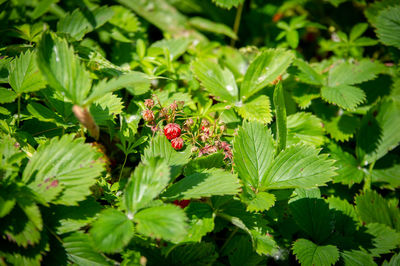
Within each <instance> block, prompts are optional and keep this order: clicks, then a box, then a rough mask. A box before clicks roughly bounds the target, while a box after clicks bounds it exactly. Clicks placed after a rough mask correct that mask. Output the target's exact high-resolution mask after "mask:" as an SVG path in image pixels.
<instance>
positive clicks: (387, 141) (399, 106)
mask: <svg viewBox="0 0 400 266" xmlns="http://www.w3.org/2000/svg"><path fill="white" fill-rule="evenodd" d="M373 115H374V116H376V117H375V119H376V121H377V123H378V125H379V127H380V129H381V130H382V133H381V136H380V140H379V142H378V143H377V148H376V149H375V150H373V151H372V152H367V153H366V156H365V158H364V159H365V160H366V161H367V162H369V163H371V162H373V161H376V160H378V159H380V158H382V157H383V156H384V155H386V154H387V153H388V152H389V151H390V150H392V149H394V148H396V147H397V146H398V145H399V144H400V134H399V131H400V102H398V101H395V100H392V99H390V98H389V99H386V100H384V101H383V102H382V103H381V104H380V107H379V109H378V110H377V113H374V114H373ZM362 129H363V128H361V130H362ZM360 134H361V136H360V137H361V138H363V137H365V136H363V135H362V134H364V133H362V132H360ZM365 141H366V139H365Z"/></svg>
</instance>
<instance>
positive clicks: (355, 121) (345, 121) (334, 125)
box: [324, 113, 360, 142]
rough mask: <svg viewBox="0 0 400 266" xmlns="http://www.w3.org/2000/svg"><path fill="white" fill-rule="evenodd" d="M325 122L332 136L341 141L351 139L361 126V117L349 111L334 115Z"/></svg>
mask: <svg viewBox="0 0 400 266" xmlns="http://www.w3.org/2000/svg"><path fill="white" fill-rule="evenodd" d="M324 122H325V129H326V131H327V132H328V133H329V135H331V138H333V139H334V140H336V141H341V142H344V141H349V140H350V139H351V138H352V137H353V136H354V134H355V133H356V131H357V129H358V128H359V127H360V119H359V118H358V117H357V116H355V115H352V114H349V113H345V114H342V115H338V116H336V117H332V118H330V119H329V120H327V121H324Z"/></svg>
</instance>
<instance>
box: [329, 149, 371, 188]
mask: <svg viewBox="0 0 400 266" xmlns="http://www.w3.org/2000/svg"><path fill="white" fill-rule="evenodd" d="M328 148H329V153H330V154H331V156H332V159H334V160H335V164H334V166H335V167H336V168H337V170H336V173H337V174H338V175H337V176H335V177H334V178H333V181H334V182H335V183H337V182H339V183H342V184H344V185H349V186H351V185H353V184H358V183H361V181H362V180H363V178H364V171H363V170H362V168H361V167H360V165H359V163H358V161H357V160H356V159H355V158H354V156H353V155H351V154H350V153H348V152H345V151H343V150H342V148H341V147H340V146H339V145H336V144H334V143H333V142H331V143H330V144H329V146H328Z"/></svg>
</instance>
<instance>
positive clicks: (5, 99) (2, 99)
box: [0, 87, 17, 104]
mask: <svg viewBox="0 0 400 266" xmlns="http://www.w3.org/2000/svg"><path fill="white" fill-rule="evenodd" d="M16 98H17V94H16V93H15V92H13V91H12V90H9V89H6V88H3V87H0V103H1V104H3V103H11V102H13V101H14V100H15V99H16Z"/></svg>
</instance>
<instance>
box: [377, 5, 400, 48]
mask: <svg viewBox="0 0 400 266" xmlns="http://www.w3.org/2000/svg"><path fill="white" fill-rule="evenodd" d="M399 11H400V5H397V6H394V7H390V8H386V9H384V10H382V11H380V12H379V15H378V16H377V18H376V24H375V26H376V33H377V35H378V38H379V40H380V41H381V42H382V43H384V44H386V45H393V46H395V47H397V48H399V49H400V44H399V41H400V38H399V37H398V36H397V35H396V34H393V32H395V31H398V30H399V29H400V27H399V24H400V16H399Z"/></svg>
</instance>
